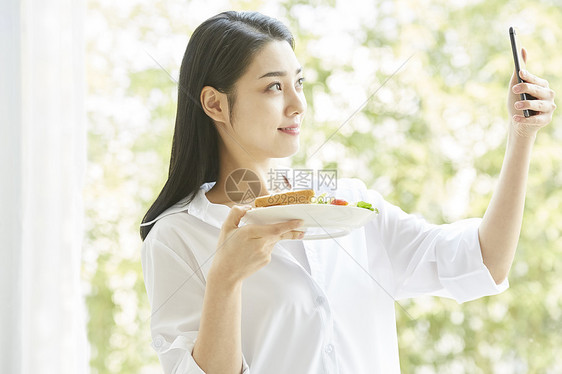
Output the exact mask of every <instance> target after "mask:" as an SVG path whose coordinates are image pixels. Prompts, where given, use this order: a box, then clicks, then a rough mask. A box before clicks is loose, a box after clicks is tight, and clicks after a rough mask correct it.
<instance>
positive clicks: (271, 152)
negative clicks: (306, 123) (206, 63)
mask: <svg viewBox="0 0 562 374" xmlns="http://www.w3.org/2000/svg"><path fill="white" fill-rule="evenodd" d="M303 80H304V78H303V73H302V69H301V66H300V64H299V63H298V61H297V58H296V56H295V54H294V52H293V50H292V49H291V46H290V45H289V43H287V42H286V41H273V42H269V43H267V44H266V45H265V46H264V47H263V48H262V50H261V51H260V52H258V53H257V54H256V56H254V59H253V61H252V63H251V64H250V66H249V67H248V69H247V71H246V73H245V74H244V75H243V76H242V77H241V78H240V79H239V80H238V82H236V85H235V96H236V99H235V103H234V107H233V112H232V118H231V125H232V129H231V131H232V132H233V133H234V136H235V138H236V143H239V144H235V146H237V147H238V148H240V146H242V147H244V151H246V152H247V153H249V154H250V155H251V156H252V157H253V158H255V159H265V158H282V157H288V156H291V155H293V154H295V153H296V152H297V151H298V149H299V135H298V131H300V125H301V123H302V120H303V117H304V114H305V112H306V99H305V97H304V92H303V87H302V84H303ZM296 125H298V128H297V131H296V134H290V133H287V132H283V131H281V130H279V128H286V127H291V126H296ZM293 130H295V129H293ZM239 151H242V150H239Z"/></svg>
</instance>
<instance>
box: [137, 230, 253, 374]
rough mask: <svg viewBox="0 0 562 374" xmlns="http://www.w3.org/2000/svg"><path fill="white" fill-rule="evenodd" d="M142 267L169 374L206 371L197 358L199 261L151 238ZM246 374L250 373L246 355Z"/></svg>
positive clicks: (201, 289) (155, 335)
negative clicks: (188, 258) (191, 261)
mask: <svg viewBox="0 0 562 374" xmlns="http://www.w3.org/2000/svg"><path fill="white" fill-rule="evenodd" d="M141 259H142V268H143V275H144V282H145V287H146V291H147V294H148V299H149V302H150V305H151V321H150V327H151V334H152V348H153V349H154V350H155V351H156V353H157V354H158V358H159V359H160V363H161V365H162V367H163V369H164V373H166V374H205V372H204V371H203V370H202V369H201V368H200V367H199V365H197V363H196V362H195V360H194V359H193V356H192V352H193V347H194V346H195V341H196V340H197V334H198V330H199V322H200V319H201V310H202V306H203V297H204V295H205V284H204V280H202V279H201V278H200V277H198V276H197V274H198V271H197V270H198V269H199V264H197V263H193V264H188V263H187V262H186V261H185V260H184V259H183V258H182V257H181V256H179V255H178V254H177V253H176V252H175V251H174V250H172V249H171V248H170V247H169V246H168V245H166V244H164V243H162V242H160V241H158V240H156V239H154V238H151V237H147V239H146V240H145V241H144V243H143V246H142V258H141ZM242 364H243V367H242V373H243V374H249V373H250V370H249V367H248V364H247V362H246V360H245V358H244V356H242Z"/></svg>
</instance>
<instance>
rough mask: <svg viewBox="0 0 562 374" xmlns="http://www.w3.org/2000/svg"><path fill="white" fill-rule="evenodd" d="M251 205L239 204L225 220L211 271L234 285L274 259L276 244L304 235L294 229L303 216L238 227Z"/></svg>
mask: <svg viewBox="0 0 562 374" xmlns="http://www.w3.org/2000/svg"><path fill="white" fill-rule="evenodd" d="M250 208H251V207H250V206H248V205H235V206H233V207H232V208H231V209H230V213H229V214H228V216H227V217H226V220H225V221H224V223H223V225H222V227H221V231H220V235H219V240H218V243H217V251H216V253H215V258H214V259H213V263H212V265H211V269H210V270H209V272H212V275H213V276H215V277H218V278H219V279H221V281H222V282H228V283H229V284H231V285H234V284H237V283H240V282H242V280H244V279H245V278H247V277H249V276H250V275H252V274H253V273H255V272H256V271H258V270H259V269H261V268H262V267H264V266H265V265H267V264H268V263H269V262H270V261H271V252H272V251H273V248H274V246H275V244H276V243H277V242H278V241H280V240H283V239H302V237H303V235H304V234H303V233H302V231H294V230H295V229H297V228H298V227H300V226H301V225H302V220H298V219H295V220H291V221H287V222H281V223H274V224H268V225H258V224H250V225H244V226H242V227H238V225H239V223H240V220H241V219H242V217H243V216H244V215H245V214H246V212H247V211H248V209H250Z"/></svg>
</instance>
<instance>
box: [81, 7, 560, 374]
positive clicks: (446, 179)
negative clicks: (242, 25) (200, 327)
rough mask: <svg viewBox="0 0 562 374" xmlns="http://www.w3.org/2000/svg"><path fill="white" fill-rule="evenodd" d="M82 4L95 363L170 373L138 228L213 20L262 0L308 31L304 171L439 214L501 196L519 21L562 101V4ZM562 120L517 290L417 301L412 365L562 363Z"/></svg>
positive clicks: (110, 369)
mask: <svg viewBox="0 0 562 374" xmlns="http://www.w3.org/2000/svg"><path fill="white" fill-rule="evenodd" d="M81 9H82V11H83V13H82V17H83V24H84V29H83V39H82V40H83V43H84V59H83V62H84V65H83V69H84V74H83V76H84V77H85V84H84V89H83V92H84V101H83V104H82V105H83V108H84V113H85V114H84V115H85V124H86V126H85V131H87V148H86V149H87V165H86V167H85V168H84V170H85V174H84V190H83V210H84V218H83V219H84V221H83V231H84V233H85V234H84V235H85V236H84V237H83V243H82V246H81V248H82V249H81V265H80V267H81V268H80V271H79V272H80V282H81V288H82V293H83V295H84V297H85V312H84V315H85V318H84V320H85V322H86V323H87V341H88V343H87V344H86V346H85V347H86V348H85V349H86V350H87V352H86V354H85V356H84V357H86V358H85V359H86V360H88V361H89V368H88V369H87V370H89V371H90V372H91V373H99V374H102V373H103V374H117V373H143V374H148V373H160V372H161V368H160V366H159V363H158V358H157V356H156V354H155V353H154V352H153V350H152V348H151V347H150V343H151V339H150V329H149V323H150V309H149V305H148V302H147V297H146V292H145V288H144V282H143V278H142V270H141V265H140V246H141V240H140V237H139V230H138V229H139V223H140V221H141V219H142V217H143V215H144V213H145V212H146V210H147V209H148V207H149V206H150V204H151V203H152V201H153V200H154V199H155V197H156V196H157V193H158V192H159V191H160V189H161V187H162V186H163V184H164V182H165V180H166V176H167V171H168V163H169V156H170V150H171V139H172V132H173V125H174V119H175V109H176V98H177V85H176V83H175V81H174V80H175V79H177V77H178V74H179V67H180V63H181V59H182V57H183V53H184V51H185V48H186V45H187V42H188V40H189V36H190V35H191V33H192V32H193V30H194V29H195V28H196V27H197V26H198V25H199V24H200V23H201V22H203V21H204V20H205V19H207V18H209V17H210V16H212V15H214V14H216V13H218V12H220V11H224V10H231V9H234V10H258V11H261V12H263V13H265V14H268V15H270V16H273V17H275V18H278V19H280V20H282V21H283V22H284V23H285V24H286V25H287V26H289V28H290V29H291V31H292V32H293V34H294V36H295V39H296V49H295V52H296V55H297V58H298V59H299V61H300V63H301V64H302V65H303V67H304V75H305V77H306V82H305V93H306V97H307V100H308V105H309V109H308V114H307V116H306V118H305V121H304V124H303V129H302V132H301V148H300V151H299V152H298V153H297V154H296V155H295V156H293V157H292V158H291V159H290V160H288V161H287V162H288V164H289V165H291V166H292V167H293V168H315V169H322V168H336V169H337V171H338V177H339V178H341V177H357V178H360V179H362V180H363V181H364V182H365V183H366V184H367V186H369V187H370V188H373V189H375V190H378V191H379V192H380V193H381V194H382V195H383V196H384V197H385V198H386V199H387V200H388V201H390V202H392V203H394V204H396V205H398V206H400V207H401V208H402V209H403V210H405V211H406V212H410V213H417V214H421V215H423V216H424V217H425V218H426V219H427V220H429V221H431V222H434V223H448V222H453V221H455V220H458V219H462V218H466V217H481V216H482V215H483V214H484V211H485V209H486V206H487V204H488V202H489V200H490V197H491V194H492V192H493V189H494V186H495V183H496V180H497V177H498V175H499V171H500V167H501V163H502V159H503V155H504V151H505V142H506V127H507V124H508V117H507V108H506V95H507V85H508V82H509V79H510V76H511V74H512V72H513V59H512V54H511V48H510V43H509V36H508V28H509V26H515V27H517V28H518V30H519V35H518V36H519V42H520V44H521V45H522V46H524V47H525V48H526V49H527V51H528V61H527V69H528V70H529V71H530V72H532V73H534V74H536V75H539V76H541V77H543V78H545V79H547V80H548V81H549V82H550V86H551V87H552V88H553V89H554V90H555V91H557V92H558V95H560V94H562V78H561V76H560V66H562V52H561V50H560V41H561V40H562V26H561V25H562V3H561V2H560V1H555V0H552V1H546V0H542V1H541V0H537V1H533V2H529V1H517V0H516V1H499V0H487V1H478V0H470V1H460V0H456V1H445V0H441V1H429V0H422V1H419V0H398V1H372V0H371V1H369V0H348V1H336V0H333V1H308V2H307V1H298V0H287V1H281V0H279V1H273V0H272V1H257V0H256V1H214V2H210V1H200V0H194V1H161V0H155V1H147V0H127V1H109V0H87V1H86V2H85V3H84V4H83V8H81ZM410 57H411V58H410ZM408 58H410V59H409V60H408ZM407 60H408V62H407V63H405V64H404V62H406V61H407ZM402 64H404V65H403V66H402V67H401V68H400V69H399V67H400V66H401V65H402ZM397 69H398V72H397V73H396V75H394V76H393V77H392V78H390V79H389V80H388V81H387V82H386V83H385V84H384V86H382V88H381V85H382V84H383V82H385V80H386V79H387V78H389V77H390V76H391V75H392V74H393V73H394V72H395V71H396V70H397ZM375 91H377V92H376V94H375V95H373V96H372V98H371V99H370V100H369V101H368V103H367V105H366V106H365V107H364V108H363V109H362V110H361V111H360V112H358V113H357V114H355V115H354V116H353V117H352V118H351V119H350V120H349V122H347V123H346V124H345V125H344V126H343V127H341V129H339V131H338V128H339V127H340V125H341V124H342V123H343V122H344V121H346V120H347V119H348V117H349V116H350V115H351V114H352V113H353V112H354V111H355V110H356V109H357V108H359V107H360V106H361V104H362V103H363V102H364V101H365V100H366V99H367V98H368V97H370V96H371V94H373V93H374V92H375ZM558 112H560V109H559V110H558ZM561 122H562V120H561V116H560V113H555V117H554V119H553V121H552V123H551V124H550V125H549V126H548V127H547V128H545V129H543V130H541V132H540V133H539V134H538V137H537V140H536V143H535V147H534V150H533V158H532V163H531V168H530V176H529V182H528V188H527V200H526V207H525V216H524V222H523V229H522V234H521V239H520V242H519V247H518V251H517V254H516V258H515V262H514V266H513V268H512V270H511V273H510V276H509V281H510V284H511V287H510V289H508V290H507V291H506V292H504V293H503V294H500V295H498V296H494V297H486V298H482V299H479V300H475V301H472V302H468V303H465V304H461V305H459V304H457V303H456V302H455V301H452V300H448V299H440V298H433V297H427V298H420V299H416V300H407V301H401V302H400V306H401V307H398V306H397V308H396V310H397V312H396V313H397V320H398V339H399V347H400V364H401V368H402V372H403V373H416V374H429V373H560V372H562V359H561V358H560V357H562V282H561V280H560V272H561V271H562V240H561V239H560V237H561V232H562V212H561V207H562V188H561V187H562V152H560V146H559V144H560V141H561V140H562V123H561ZM334 133H335V135H334V136H333V137H332V138H331V139H330V140H329V141H328V142H327V143H326V144H325V145H324V146H323V147H321V148H320V151H318V152H317V153H316V150H317V149H318V148H319V147H320V146H321V145H322V144H323V143H324V142H325V141H326V140H327V139H328V138H329V137H331V136H332V134H334ZM404 311H407V313H405V312H404Z"/></svg>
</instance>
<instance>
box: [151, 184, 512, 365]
mask: <svg viewBox="0 0 562 374" xmlns="http://www.w3.org/2000/svg"><path fill="white" fill-rule="evenodd" d="M213 185H214V182H212V183H205V184H204V185H203V186H201V189H200V190H199V192H198V194H197V195H196V196H195V198H194V200H193V201H192V202H191V203H190V204H188V205H185V204H184V203H185V201H181V202H179V203H178V204H176V205H174V206H173V207H170V208H169V209H167V210H166V211H165V212H163V213H162V214H161V215H160V216H159V217H158V218H157V219H156V221H157V222H156V223H155V225H154V227H153V228H152V230H151V231H150V233H149V235H148V236H147V237H146V239H145V241H144V243H143V246H142V266H143V273H144V279H145V285H146V289H147V293H148V297H149V301H150V303H151V305H152V319H151V332H152V338H153V342H152V346H153V348H154V349H155V350H156V352H157V353H158V356H159V358H160V362H161V363H162V366H163V368H164V371H165V372H166V373H182V374H183V373H186V374H187V373H190V374H195V373H197V374H201V373H204V372H203V371H202V370H201V368H199V366H198V365H197V363H196V362H195V361H194V360H193V357H192V355H191V353H192V350H193V346H194V344H195V340H196V339H197V332H198V329H199V321H200V316H201V309H202V305H203V296H204V293H205V284H206V283H205V280H206V276H207V273H208V271H209V268H210V266H211V262H212V259H213V254H214V252H215V250H216V245H217V242H218V236H219V232H220V227H221V225H222V222H223V221H224V219H225V218H226V216H227V215H228V213H229V211H230V208H229V207H228V206H226V205H220V204H213V203H210V202H209V200H208V199H207V197H206V195H205V192H207V191H208V190H209V189H211V187H212V186H213ZM318 192H320V191H317V193H318ZM334 196H336V197H338V198H342V199H345V200H347V201H350V202H355V201H359V200H363V201H367V202H370V203H372V204H373V206H374V207H376V208H378V210H379V211H380V213H379V214H378V215H377V216H376V217H375V219H373V220H372V221H370V222H369V223H367V224H366V225H365V226H364V227H362V228H359V229H355V230H353V231H351V233H350V234H349V235H347V236H343V237H339V238H335V239H322V240H305V241H302V240H300V241H280V242H278V243H277V244H276V246H275V248H274V250H273V253H272V257H271V262H270V263H269V264H268V265H266V266H265V267H263V268H262V269H260V270H259V271H257V272H256V273H254V274H252V275H251V276H250V277H248V278H246V279H245V280H244V281H243V283H242V319H241V326H242V354H243V357H242V359H243V373H244V374H249V373H253V374H256V373H257V374H262V373H267V374H276V373H279V374H281V373H283V374H286V373H291V374H311V373H329V374H335V373H342V374H347V373H354V374H372V373H384V374H387V373H400V367H399V359H398V342H397V334H396V321H395V311H394V302H395V300H398V299H402V298H409V297H414V296H417V295H427V294H431V295H438V296H444V297H450V298H453V299H455V300H457V301H458V302H459V303H462V302H465V301H468V300H473V299H476V298H479V297H482V296H486V295H493V294H497V293H500V292H502V291H503V290H505V289H506V288H507V287H508V282H507V280H506V281H504V282H503V283H502V284H500V285H496V284H495V282H494V280H493V278H492V276H491V275H490V273H489V271H488V269H487V268H486V266H485V265H484V263H483V261H482V254H481V251H480V245H479V240H478V225H479V223H480V221H481V220H480V219H467V220H462V221H459V222H456V223H454V224H449V225H433V224H429V223H427V222H426V221H425V220H423V219H421V218H419V217H417V216H414V215H411V214H406V213H404V212H403V211H402V210H400V209H399V208H398V207H396V206H394V205H392V204H390V203H388V202H386V201H385V200H384V199H383V198H382V196H381V195H380V194H379V193H377V192H376V191H374V190H371V189H367V188H366V186H365V184H364V183H363V182H362V181H360V180H359V179H349V178H342V179H338V180H337V190H336V191H334ZM225 313H228V311H225Z"/></svg>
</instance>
